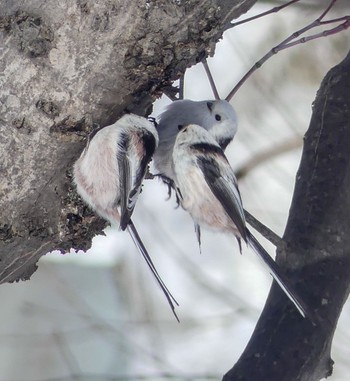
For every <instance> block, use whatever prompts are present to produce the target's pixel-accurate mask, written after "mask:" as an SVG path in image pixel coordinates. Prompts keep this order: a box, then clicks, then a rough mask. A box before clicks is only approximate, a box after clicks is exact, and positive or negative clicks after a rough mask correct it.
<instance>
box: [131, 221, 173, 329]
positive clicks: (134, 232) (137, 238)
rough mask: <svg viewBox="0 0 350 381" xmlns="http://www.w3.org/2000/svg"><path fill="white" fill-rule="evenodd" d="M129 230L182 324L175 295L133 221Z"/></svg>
mask: <svg viewBox="0 0 350 381" xmlns="http://www.w3.org/2000/svg"><path fill="white" fill-rule="evenodd" d="M127 229H128V232H129V234H130V236H131V238H132V240H133V241H134V243H135V246H136V247H137V249H138V250H139V252H140V253H141V255H142V256H143V258H144V259H145V261H146V263H147V265H148V267H149V268H150V270H151V272H152V274H153V275H154V278H155V279H156V281H157V283H158V285H159V286H160V288H161V290H162V291H163V293H164V295H165V297H166V299H167V301H168V303H169V305H170V308H171V310H172V311H173V314H174V316H175V318H176V320H177V321H178V322H180V320H179V318H178V316H177V314H176V312H175V306H174V304H176V305H177V306H178V305H179V304H178V302H177V301H176V299H175V298H174V297H173V295H172V294H171V292H170V291H169V290H168V288H167V286H166V285H165V284H164V282H163V280H162V278H161V277H160V275H159V274H158V271H157V269H156V268H155V266H154V264H153V261H152V259H151V257H150V256H149V254H148V252H147V250H146V248H145V246H144V244H143V242H142V240H141V238H140V236H139V234H138V232H137V230H136V228H135V225H134V223H133V222H132V221H131V219H130V220H129V224H128V225H127Z"/></svg>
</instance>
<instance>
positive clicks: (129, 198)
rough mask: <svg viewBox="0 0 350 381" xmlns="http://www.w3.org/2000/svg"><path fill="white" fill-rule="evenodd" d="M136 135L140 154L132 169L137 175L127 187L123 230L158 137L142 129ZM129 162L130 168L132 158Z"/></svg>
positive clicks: (137, 148)
mask: <svg viewBox="0 0 350 381" xmlns="http://www.w3.org/2000/svg"><path fill="white" fill-rule="evenodd" d="M136 135H137V136H136V137H135V139H134V140H133V144H135V147H133V150H134V151H137V155H138V156H136V155H135V154H134V155H135V157H134V162H133V165H134V166H135V168H133V170H132V173H133V174H135V177H134V178H129V179H128V180H129V181H130V186H129V188H128V189H127V192H128V193H127V194H126V195H125V196H126V199H125V202H126V205H125V209H124V210H123V209H122V208H121V223H120V226H121V229H122V230H125V228H126V225H127V223H128V222H129V220H130V218H131V215H132V213H133V211H134V208H135V205H136V202H137V199H138V197H139V194H140V192H141V187H142V182H143V179H144V178H145V175H146V172H147V166H148V164H149V162H150V161H151V159H152V156H153V153H154V150H155V148H156V139H155V137H154V135H153V134H152V133H151V132H150V131H148V130H146V129H142V130H140V131H138V132H137V133H136ZM130 152H131V149H130ZM140 153H141V155H140ZM128 162H129V170H130V159H129V160H128ZM129 176H132V174H131V172H130V173H129Z"/></svg>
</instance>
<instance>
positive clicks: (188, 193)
mask: <svg viewBox="0 0 350 381" xmlns="http://www.w3.org/2000/svg"><path fill="white" fill-rule="evenodd" d="M173 163H174V173H175V184H176V187H177V188H178V189H179V190H178V193H179V198H180V203H181V206H182V207H183V208H184V209H185V210H187V211H188V212H189V213H190V214H191V216H192V218H193V220H194V222H195V225H196V226H199V225H204V226H207V227H209V228H211V229H216V230H219V231H222V232H228V233H231V234H233V235H234V236H235V237H236V238H237V240H238V242H239V244H240V241H241V239H243V241H245V242H246V243H247V244H249V246H251V247H252V248H253V249H254V251H255V252H256V253H257V254H258V255H259V257H260V258H261V259H262V260H263V262H264V263H265V264H266V265H267V266H268V268H269V272H270V273H271V275H272V276H273V278H274V279H275V280H276V281H277V282H278V284H279V285H280V286H281V288H282V289H283V291H284V292H285V293H286V295H287V296H288V297H289V299H290V300H291V301H292V302H293V303H294V305H295V306H296V308H297V309H298V310H299V312H300V313H301V315H302V316H303V317H305V316H306V315H308V316H309V317H310V315H311V314H310V313H309V312H308V313H306V312H307V311H308V308H307V306H306V305H305V303H304V302H303V301H302V300H301V298H300V297H299V296H298V295H297V293H296V291H295V290H294V289H293V287H292V285H291V284H290V283H289V281H288V279H287V278H286V276H285V275H284V273H283V272H282V270H281V269H280V268H279V267H278V265H277V264H276V262H275V261H274V260H273V259H272V258H271V257H270V255H269V254H268V253H267V252H266V251H265V249H264V248H263V247H262V246H261V245H260V244H259V242H258V241H257V240H256V238H255V237H254V236H253V235H252V233H251V232H250V231H249V230H248V228H247V227H246V223H245V217H244V211H243V206H242V200H241V196H240V193H239V189H238V185H237V180H236V177H235V175H234V173H233V170H232V168H231V166H230V164H229V162H228V161H227V159H226V156H225V154H224V152H223V150H222V149H221V147H220V145H219V144H218V143H217V142H216V140H215V139H214V138H213V137H212V136H211V135H210V134H209V133H208V132H207V131H206V130H205V129H204V128H202V127H201V126H198V125H189V126H186V127H184V128H183V129H182V130H181V131H180V132H179V133H178V135H177V138H176V142H175V145H174V150H173Z"/></svg>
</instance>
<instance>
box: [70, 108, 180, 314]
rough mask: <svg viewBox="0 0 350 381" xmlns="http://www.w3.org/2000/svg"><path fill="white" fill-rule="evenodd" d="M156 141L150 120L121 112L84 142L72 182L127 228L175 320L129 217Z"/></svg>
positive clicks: (110, 218)
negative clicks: (119, 116) (120, 114)
mask: <svg viewBox="0 0 350 381" xmlns="http://www.w3.org/2000/svg"><path fill="white" fill-rule="evenodd" d="M157 144H158V134H157V131H156V129H155V127H154V125H153V124H152V123H151V122H150V121H148V120H147V119H145V118H143V117H140V116H137V115H133V114H127V115H124V116H123V117H121V118H120V119H119V120H118V121H117V122H115V123H114V124H112V125H110V126H107V127H104V128H102V129H101V130H100V131H98V132H97V133H96V135H94V136H93V138H92V139H91V140H90V141H89V142H88V144H87V146H86V148H85V149H84V151H83V152H82V154H81V156H80V158H79V159H78V160H77V161H76V163H75V164H74V171H73V172H74V182H75V184H76V186H77V191H78V193H79V194H80V196H81V197H82V198H83V199H84V201H85V202H86V203H87V204H88V205H90V206H91V208H92V209H93V210H95V211H96V212H97V213H98V214H99V215H100V216H101V217H103V218H104V219H106V220H107V221H109V222H110V223H111V224H112V225H116V226H118V225H120V228H121V229H122V230H125V229H128V231H129V233H130V235H131V237H132V239H133V241H134V243H135V245H136V246H137V248H138V249H139V251H140V253H141V254H142V256H143V257H144V259H145V260H146V262H147V265H148V266H149V268H150V269H151V271H152V273H153V275H154V277H155V279H156V280H157V282H158V284H159V285H160V287H161V289H162V291H163V293H164V294H165V296H166V298H167V300H168V303H169V305H170V307H171V309H172V311H173V313H174V315H175V317H176V319H177V320H178V317H177V315H176V313H175V307H174V304H173V302H174V303H175V304H177V302H176V300H175V299H174V298H173V296H172V295H171V293H170V292H169V290H168V289H167V287H166V286H165V284H164V282H163V281H162V279H161V277H160V276H159V274H158V272H157V270H156V268H155V266H154V264H153V262H152V260H151V258H150V256H149V254H148V252H147V250H146V248H145V247H144V245H143V243H142V241H141V239H140V237H139V235H138V233H137V231H136V229H135V226H134V224H133V222H132V220H131V215H132V213H133V210H134V208H135V204H136V201H137V198H138V196H139V194H140V192H141V185H142V181H143V179H144V177H145V174H146V171H147V167H148V164H149V162H150V160H151V158H152V155H153V153H154V151H155V148H156V147H157Z"/></svg>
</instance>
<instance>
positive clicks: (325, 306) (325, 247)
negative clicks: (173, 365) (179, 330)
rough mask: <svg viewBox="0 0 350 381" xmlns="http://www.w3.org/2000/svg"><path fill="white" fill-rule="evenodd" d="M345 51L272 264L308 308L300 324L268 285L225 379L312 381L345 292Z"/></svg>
mask: <svg viewBox="0 0 350 381" xmlns="http://www.w3.org/2000/svg"><path fill="white" fill-rule="evenodd" d="M349 147H350V53H349V54H348V56H347V57H346V58H345V60H344V61H343V62H341V63H340V64H339V65H337V66H336V67H334V68H333V69H332V70H330V72H329V73H328V74H327V76H326V77H325V78H324V80H323V82H322V84H321V88H320V89H319V91H318V93H317V97H316V100H315V103H314V106H313V115H312V118H311V122H310V126H309V129H308V131H307V133H306V135H305V139H304V149H303V155H302V159H301V163H300V167H299V170H298V173H297V177H296V185H295V192H294V196H293V201H292V206H291V209H290V214H289V219H288V223H287V227H286V231H285V234H284V237H283V238H284V241H285V247H284V248H283V249H282V250H279V252H278V254H277V258H278V261H279V263H280V265H281V266H282V267H284V268H285V269H286V270H287V271H288V273H289V275H290V277H291V278H292V279H294V283H295V284H296V288H297V289H298V290H299V292H300V294H301V295H303V297H304V299H305V301H306V302H307V303H308V304H309V305H310V306H311V307H312V309H313V310H314V320H315V324H312V323H311V322H310V321H309V320H307V319H303V318H302V317H301V316H300V315H298V312H297V311H296V310H295V308H294V307H293V306H292V305H291V303H290V302H289V300H288V299H287V298H286V297H285V296H284V295H283V293H282V292H281V291H280V289H279V287H278V286H276V284H273V286H272V288H271V291H270V294H269V297H268V300H267V302H266V305H265V308H264V310H263V312H262V314H261V316H260V319H259V321H258V323H257V326H256V328H255V330H254V333H253V335H252V337H251V339H250V341H249V343H248V345H247V347H246V349H245V351H244V353H243V354H242V356H241V357H240V359H239V360H238V362H237V363H236V364H235V366H234V367H233V368H232V369H231V370H230V371H229V372H228V373H227V374H226V375H225V376H224V378H223V380H224V381H248V380H249V381H262V380H269V381H318V380H320V379H321V378H323V377H327V376H329V375H330V374H331V373H332V364H333V361H332V360H331V357H330V350H331V343H332V339H333V334H334V331H335V328H336V324H337V321H338V318H339V315H340V312H341V309H342V307H343V304H344V303H345V301H346V299H347V297H348V294H349V290H350V282H349V281H350V234H349V231H350V218H349V210H350V191H349V190H350V155H349V152H350V151H349Z"/></svg>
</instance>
